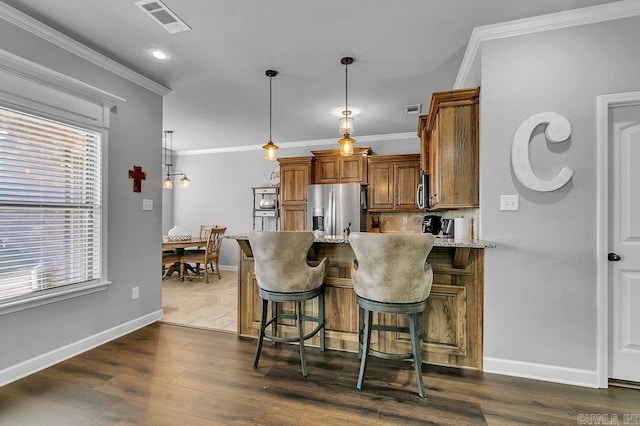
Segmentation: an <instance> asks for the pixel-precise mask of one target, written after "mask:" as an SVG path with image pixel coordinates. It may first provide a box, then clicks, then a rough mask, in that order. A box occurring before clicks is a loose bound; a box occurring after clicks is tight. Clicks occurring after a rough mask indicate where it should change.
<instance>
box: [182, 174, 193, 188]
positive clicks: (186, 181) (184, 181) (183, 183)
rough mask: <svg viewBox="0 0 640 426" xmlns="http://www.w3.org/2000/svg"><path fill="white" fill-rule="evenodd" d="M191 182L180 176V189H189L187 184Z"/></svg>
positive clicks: (185, 176)
mask: <svg viewBox="0 0 640 426" xmlns="http://www.w3.org/2000/svg"><path fill="white" fill-rule="evenodd" d="M190 183H191V180H190V179H189V178H188V177H187V175H182V179H180V188H182V189H189V184H190Z"/></svg>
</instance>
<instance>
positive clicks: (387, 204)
mask: <svg viewBox="0 0 640 426" xmlns="http://www.w3.org/2000/svg"><path fill="white" fill-rule="evenodd" d="M393 192H394V185H393V163H379V164H377V163H371V164H369V208H370V209H378V210H380V209H393V202H394V197H393V196H394V194H393Z"/></svg>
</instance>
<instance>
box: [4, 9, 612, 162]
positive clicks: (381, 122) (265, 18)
mask: <svg viewBox="0 0 640 426" xmlns="http://www.w3.org/2000/svg"><path fill="white" fill-rule="evenodd" d="M612 1H613V0H535V1H532V0H395V1H391V0H343V1H336V0H273V1H262V0H215V1H213V0H163V2H164V4H165V5H167V6H168V7H169V8H170V9H171V10H172V11H173V12H175V13H176V14H177V15H178V16H179V17H180V18H181V19H182V20H183V21H185V22H186V23H187V24H188V25H189V26H190V27H191V28H192V29H191V31H188V32H183V33H177V34H170V33H169V32H167V31H166V30H165V29H164V28H162V27H161V26H160V25H159V24H158V23H157V22H155V21H154V20H152V19H151V18H150V17H148V16H147V15H146V14H145V13H144V12H142V10H140V9H139V8H138V7H137V6H136V5H135V0H102V1H96V0H64V1H55V0H4V3H6V4H8V5H10V6H12V7H14V8H16V9H18V10H20V11H22V12H25V13H27V14H28V15H30V16H32V17H34V18H36V19H38V20H40V21H41V22H43V23H45V24H47V25H49V26H50V27H52V28H54V29H56V30H58V31H60V32H62V33H64V34H66V35H68V36H70V37H72V38H74V39H76V40H77V41H79V42H81V43H83V44H85V45H87V46H88V47H90V48H92V49H94V50H96V51H98V52H100V53H101V54H103V55H106V56H108V57H110V58H112V59H113V60H115V61H117V62H119V63H121V64H122V65H125V66H127V67H129V68H131V69H132V70H134V71H136V72H138V73H140V74H142V75H144V76H146V77H148V78H150V79H152V80H154V81H156V82H158V83H160V84H162V85H164V86H166V87H167V88H169V89H171V93H169V94H168V95H166V96H165V98H164V118H163V121H164V129H171V130H173V131H174V135H173V146H174V148H175V149H176V150H181V151H184V150H195V149H198V150H201V149H220V148H233V147H240V146H244V145H262V144H264V143H266V142H267V141H268V139H269V79H268V77H266V76H265V73H264V72H265V70H267V69H274V70H277V71H278V72H279V75H278V76H277V77H275V78H274V79H273V120H272V122H273V126H272V134H273V141H274V142H275V143H276V144H280V143H284V142H292V143H295V142H300V141H309V140H322V139H336V141H337V139H338V114H339V111H341V110H342V109H344V96H345V93H344V91H345V87H344V85H345V72H344V66H343V65H341V64H340V58H342V57H343V56H352V57H353V58H354V59H355V62H354V63H353V65H351V66H349V106H350V107H351V108H353V109H359V110H360V114H359V115H357V116H356V117H355V118H354V123H355V132H354V137H355V138H356V139H358V137H359V136H364V135H367V136H368V135H381V134H393V133H404V132H415V130H416V124H417V116H415V115H409V116H407V115H405V113H404V107H405V105H410V104H422V113H426V112H427V109H428V103H429V101H430V98H431V93H432V92H434V91H440V90H448V89H450V88H451V87H452V86H453V83H454V81H455V78H456V74H457V72H458V68H459V66H460V63H461V61H462V57H463V55H464V51H465V49H466V45H467V42H468V40H469V37H470V35H471V31H472V30H473V28H474V27H477V26H483V25H488V24H494V23H499V22H505V21H510V20H514V19H520V18H526V17H530V16H536V15H542V14H546V13H552V12H559V11H563V10H568V9H573V8H579V7H587V6H592V5H597V4H604V3H610V2H612ZM150 47H158V48H162V49H163V50H165V51H167V52H168V53H169V54H170V55H171V60H169V61H166V62H159V61H157V60H154V59H153V58H151V57H150V56H149V55H148V54H147V49H148V48H150ZM116 95H120V96H123V97H125V98H126V94H119V93H116ZM336 147H337V145H336Z"/></svg>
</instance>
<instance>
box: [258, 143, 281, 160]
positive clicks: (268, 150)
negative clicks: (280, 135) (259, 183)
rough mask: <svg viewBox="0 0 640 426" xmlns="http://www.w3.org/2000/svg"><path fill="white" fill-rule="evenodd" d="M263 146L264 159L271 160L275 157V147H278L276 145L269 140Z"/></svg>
mask: <svg viewBox="0 0 640 426" xmlns="http://www.w3.org/2000/svg"><path fill="white" fill-rule="evenodd" d="M262 148H264V159H265V160H268V161H273V160H275V159H276V149H278V145H276V144H275V143H273V142H271V141H269V143H268V144H266V145H265V146H263V147H262Z"/></svg>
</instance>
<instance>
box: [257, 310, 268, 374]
mask: <svg viewBox="0 0 640 426" xmlns="http://www.w3.org/2000/svg"><path fill="white" fill-rule="evenodd" d="M268 303H269V301H268V300H266V299H263V300H262V313H261V315H260V332H259V334H258V347H257V348H256V356H255V358H254V360H253V368H254V369H255V368H258V361H260V353H261V352H262V340H263V339H264V329H265V328H266V326H267V325H266V324H267V308H268V306H267V305H268Z"/></svg>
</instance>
